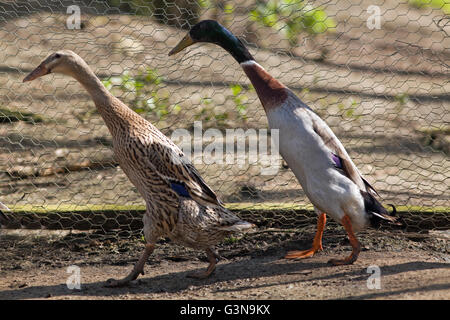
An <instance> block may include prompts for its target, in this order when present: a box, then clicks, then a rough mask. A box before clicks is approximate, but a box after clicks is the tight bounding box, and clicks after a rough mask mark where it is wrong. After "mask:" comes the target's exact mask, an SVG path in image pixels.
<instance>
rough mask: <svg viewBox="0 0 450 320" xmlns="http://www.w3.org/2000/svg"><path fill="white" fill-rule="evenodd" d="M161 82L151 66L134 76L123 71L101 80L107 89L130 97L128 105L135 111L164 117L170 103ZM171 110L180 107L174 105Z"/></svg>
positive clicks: (177, 109)
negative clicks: (118, 74) (120, 73)
mask: <svg viewBox="0 0 450 320" xmlns="http://www.w3.org/2000/svg"><path fill="white" fill-rule="evenodd" d="M161 83H162V78H161V77H160V76H159V75H158V73H157V71H155V70H153V69H151V68H147V69H146V70H145V71H140V72H139V73H138V75H137V76H136V77H131V76H130V75H129V74H128V73H124V74H123V75H121V76H115V77H110V78H107V79H105V80H103V84H104V85H105V87H106V88H108V90H110V91H113V90H119V91H120V93H121V94H125V98H128V97H131V101H130V106H131V108H132V109H133V110H134V111H136V112H137V113H153V114H156V116H157V117H158V118H159V119H164V118H165V117H166V116H167V115H168V114H169V106H170V104H169V95H168V93H164V90H162V89H163V88H162V86H161ZM173 110H174V111H179V110H180V107H179V106H178V105H175V106H174V107H173Z"/></svg>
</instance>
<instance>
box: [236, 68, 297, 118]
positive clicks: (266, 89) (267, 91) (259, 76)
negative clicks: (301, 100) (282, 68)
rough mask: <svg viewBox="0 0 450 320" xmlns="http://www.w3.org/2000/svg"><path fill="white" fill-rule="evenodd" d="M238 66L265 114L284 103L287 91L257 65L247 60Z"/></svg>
mask: <svg viewBox="0 0 450 320" xmlns="http://www.w3.org/2000/svg"><path fill="white" fill-rule="evenodd" d="M240 65H241V67H242V69H243V70H244V72H245V74H246V75H247V77H248V78H249V79H250V81H251V82H252V84H253V87H254V88H255V90H256V93H257V94H258V97H259V100H260V101H261V103H262V105H263V107H264V110H265V111H266V113H267V112H269V111H270V110H273V109H276V108H277V107H279V106H281V105H282V104H283V103H284V102H285V101H286V99H287V98H288V94H289V90H288V89H287V88H286V86H285V85H283V84H282V83H281V82H280V81H278V80H277V79H275V78H274V77H272V76H271V75H270V74H269V73H268V72H267V71H266V70H264V68H263V67H261V66H260V65H259V64H258V63H256V62H255V61H254V60H249V61H245V62H242V63H241V64H240Z"/></svg>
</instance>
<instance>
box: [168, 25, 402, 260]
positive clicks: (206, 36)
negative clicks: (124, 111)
mask: <svg viewBox="0 0 450 320" xmlns="http://www.w3.org/2000/svg"><path fill="white" fill-rule="evenodd" d="M198 42H209V43H214V44H216V45H219V46H221V47H222V48H223V49H225V50H226V51H228V52H229V53H230V54H231V55H232V56H233V57H234V58H235V59H236V61H237V62H238V63H239V64H240V66H241V67H242V69H243V70H244V72H245V73H246V75H247V76H248V78H249V79H250V81H251V82H252V84H253V86H254V88H255V90H256V92H257V94H258V97H259V99H260V101H261V103H262V105H263V107H264V110H265V112H266V115H267V118H268V122H269V127H270V128H271V129H272V130H274V129H277V130H279V146H278V147H279V151H280V154H281V156H282V157H283V158H284V160H285V161H286V162H287V163H288V165H289V167H290V168H291V169H292V171H293V172H294V174H295V176H296V177H297V179H298V181H299V182H300V184H301V185H302V188H303V190H304V191H305V194H306V195H307V197H308V198H309V200H310V201H311V202H312V204H313V205H314V208H315V211H316V212H317V214H318V223H317V232H316V236H315V238H314V241H313V245H312V248H311V249H308V250H303V251H292V252H289V253H288V254H287V255H286V258H291V259H295V258H307V257H311V256H312V255H314V254H315V253H316V252H317V251H319V250H322V249H323V248H322V234H323V230H324V227H325V223H326V214H328V215H329V216H331V217H332V218H333V219H335V220H336V221H338V222H340V223H341V224H342V225H343V226H344V228H345V230H346V231H347V234H348V237H349V240H350V244H351V246H352V249H353V250H352V253H351V255H350V256H348V257H347V258H345V259H342V260H338V259H332V260H330V263H332V264H334V265H342V264H350V263H353V262H354V261H356V259H357V258H358V255H359V252H360V250H361V249H360V248H361V246H360V244H359V241H358V240H357V238H356V236H355V232H357V231H359V230H362V229H364V228H365V227H367V226H369V225H378V224H379V223H380V222H381V221H387V222H390V223H393V224H398V222H397V218H396V217H394V213H395V208H394V213H392V214H389V212H388V211H387V210H386V209H385V208H384V207H383V206H382V205H381V203H380V202H379V201H378V200H377V199H376V198H375V196H376V195H377V193H376V191H375V189H374V188H373V187H372V186H371V185H370V184H369V183H368V182H367V180H366V179H364V177H363V176H362V175H361V173H360V172H359V170H358V168H357V167H356V166H355V164H354V163H353V161H352V160H351V158H350V156H349V155H348V153H347V151H346V150H345V148H344V146H343V145H342V143H341V142H340V141H339V139H338V138H337V137H336V136H335V134H334V133H333V131H332V130H331V129H330V127H329V126H328V125H327V124H326V123H325V122H324V121H323V120H322V119H321V118H320V117H319V116H318V115H317V114H316V113H315V112H314V111H313V110H312V109H311V108H309V107H308V106H307V105H306V104H305V103H303V102H302V101H301V100H300V99H299V98H298V97H297V96H296V95H295V94H294V93H293V92H292V91H291V90H289V89H288V88H287V87H286V86H285V85H283V84H282V83H281V82H280V81H278V80H277V79H275V78H274V77H272V76H271V75H270V74H269V73H268V72H267V71H266V70H264V68H263V67H262V66H261V65H259V64H258V63H257V62H256V61H255V59H254V58H253V56H252V55H251V54H250V52H249V51H248V49H247V48H246V47H245V45H244V44H243V43H242V41H240V40H239V39H238V38H237V37H236V36H234V35H233V34H232V33H231V32H230V31H229V30H227V29H226V28H225V27H223V26H222V25H220V24H219V23H218V22H216V21H213V20H205V21H201V22H199V23H198V24H196V25H195V26H193V27H192V29H191V30H190V31H189V32H188V34H187V35H186V36H185V37H184V38H183V39H182V40H181V41H180V42H179V43H178V45H177V46H176V47H175V48H174V49H173V50H172V51H170V53H169V55H173V54H175V53H178V52H180V51H182V50H183V49H184V48H186V47H188V46H190V45H192V44H194V43H198Z"/></svg>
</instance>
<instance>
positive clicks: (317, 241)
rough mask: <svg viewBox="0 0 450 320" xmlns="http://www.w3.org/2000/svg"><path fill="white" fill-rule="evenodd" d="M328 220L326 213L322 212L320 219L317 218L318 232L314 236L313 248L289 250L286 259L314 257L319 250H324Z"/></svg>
mask: <svg viewBox="0 0 450 320" xmlns="http://www.w3.org/2000/svg"><path fill="white" fill-rule="evenodd" d="M326 222H327V216H326V215H325V213H321V214H320V215H319V219H318V220H317V232H316V236H315V237H314V241H313V245H312V248H311V249H309V250H304V251H289V252H288V254H287V255H286V256H285V257H284V258H285V259H303V258H309V257H312V256H313V255H314V254H315V253H316V252H317V251H320V250H323V247H322V235H323V230H324V229H325V223H326Z"/></svg>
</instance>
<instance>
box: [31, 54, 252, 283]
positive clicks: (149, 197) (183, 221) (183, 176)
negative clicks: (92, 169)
mask: <svg viewBox="0 0 450 320" xmlns="http://www.w3.org/2000/svg"><path fill="white" fill-rule="evenodd" d="M50 73H61V74H64V75H67V76H71V77H73V78H75V79H76V80H78V82H80V83H81V85H82V86H83V87H84V88H85V89H86V90H87V91H88V93H89V94H90V96H91V97H92V99H93V101H94V103H95V105H96V107H97V109H98V111H99V113H100V115H101V116H102V118H103V120H104V121H105V123H106V126H107V127H108V129H109V131H110V133H111V135H112V142H113V150H114V153H115V156H116V158H117V160H118V162H119V165H120V167H121V168H122V170H123V171H124V172H125V174H126V175H127V177H128V178H129V179H130V181H131V182H132V183H133V184H134V185H135V186H136V188H137V189H138V191H139V193H140V194H141V195H142V197H143V198H144V200H145V203H146V213H145V215H144V217H143V222H144V236H145V241H146V246H145V250H144V252H143V254H142V255H141V257H140V259H139V260H138V262H137V263H136V265H135V266H134V268H133V270H132V271H131V273H130V274H129V275H128V276H126V277H125V278H123V279H120V280H115V279H109V280H108V281H107V285H108V286H111V287H117V286H123V285H126V284H128V283H129V282H130V281H132V280H135V279H137V277H138V276H139V274H144V265H145V262H146V260H147V258H148V257H149V255H150V254H151V253H152V252H153V250H154V248H155V243H156V242H157V240H158V239H159V238H160V237H162V236H165V237H168V238H170V239H171V240H172V241H173V242H175V243H178V244H181V245H184V246H187V247H191V248H194V249H200V250H205V251H206V254H207V257H208V261H209V266H208V268H207V270H206V271H203V272H199V273H194V274H191V275H190V276H191V277H195V278H206V277H208V276H209V275H210V274H211V273H212V272H213V271H214V270H215V267H216V263H217V259H218V255H217V254H216V253H215V251H214V249H213V246H214V245H215V244H217V243H219V242H220V241H222V240H223V239H224V238H225V237H227V236H229V235H230V234H231V233H233V232H241V231H245V230H248V229H250V228H252V227H253V225H252V224H250V223H248V222H246V221H243V220H241V219H239V218H238V217H237V216H235V215H234V214H232V213H231V212H230V211H228V210H227V209H226V208H224V207H223V204H222V203H221V201H220V200H219V199H218V197H217V195H216V194H215V193H214V191H213V190H212V189H211V188H210V187H209V186H208V185H207V184H206V182H205V181H204V180H203V178H202V177H201V176H200V174H199V172H198V171H197V170H196V168H195V167H194V166H193V165H192V164H191V163H190V162H189V160H188V159H187V158H186V157H185V155H184V154H183V152H182V151H181V150H180V148H178V146H177V145H175V144H174V143H173V142H172V141H171V140H170V139H169V138H167V137H166V136H165V135H164V134H162V133H161V132H160V131H159V130H158V129H157V128H156V127H155V126H153V125H152V124H151V123H150V122H148V121H147V120H145V119H144V118H142V117H141V116H139V115H138V114H137V113H136V112H134V111H133V110H132V109H130V108H129V107H128V106H127V105H125V104H124V103H123V102H122V101H120V100H119V99H117V98H116V97H114V96H113V95H112V94H111V93H110V92H109V91H108V90H107V89H106V88H105V86H104V85H103V84H102V82H101V81H100V80H99V79H98V78H97V76H96V75H95V74H94V72H93V71H92V70H91V69H90V68H89V66H88V65H87V64H86V62H85V61H84V60H83V59H82V58H81V57H80V56H78V55H77V54H75V53H74V52H72V51H68V50H63V51H58V52H56V53H53V54H51V55H50V56H49V57H48V58H46V59H45V60H44V61H43V62H42V63H41V64H40V65H39V66H38V67H37V68H36V69H35V70H34V71H32V72H31V73H30V74H29V75H27V76H26V77H25V79H24V80H23V81H24V82H26V81H31V80H34V79H36V78H39V77H42V76H45V75H47V74H50Z"/></svg>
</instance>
